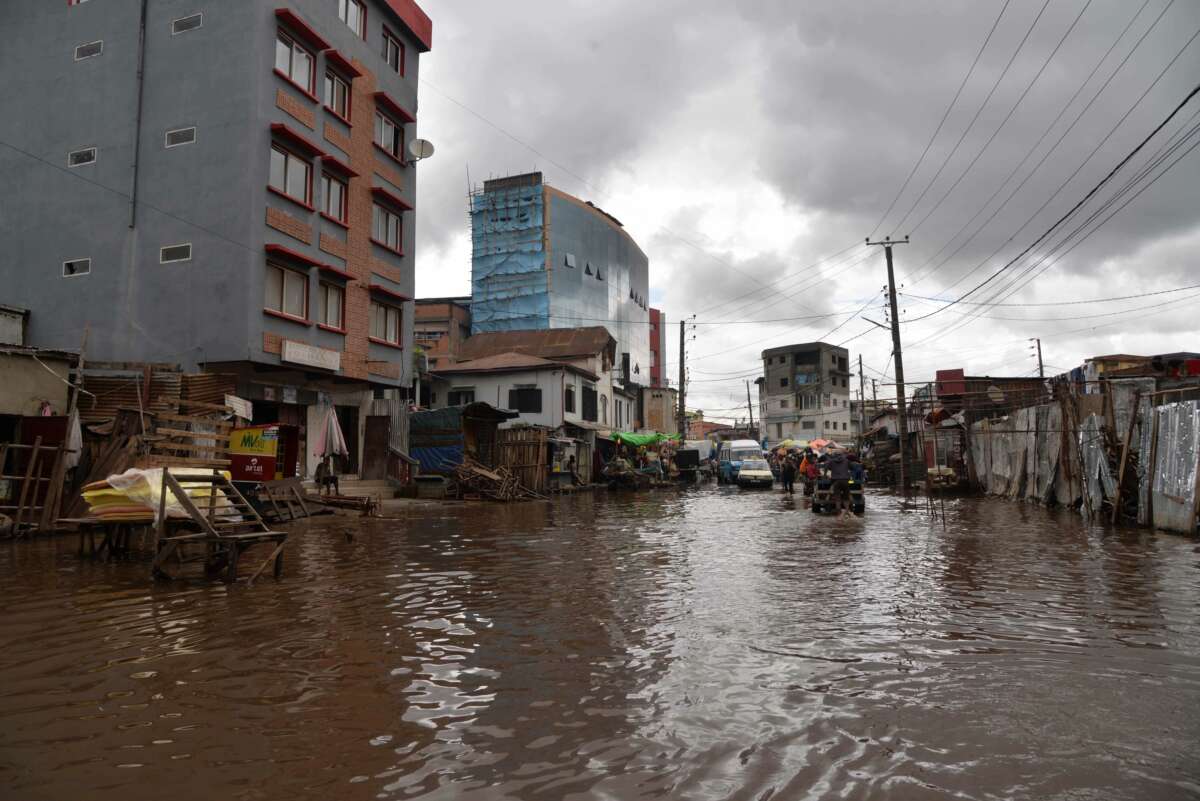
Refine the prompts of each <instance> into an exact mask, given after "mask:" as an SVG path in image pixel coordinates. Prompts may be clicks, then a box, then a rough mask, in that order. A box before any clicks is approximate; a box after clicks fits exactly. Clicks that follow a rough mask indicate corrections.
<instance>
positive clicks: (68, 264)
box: [63, 259, 92, 278]
mask: <svg viewBox="0 0 1200 801" xmlns="http://www.w3.org/2000/svg"><path fill="white" fill-rule="evenodd" d="M91 271H92V260H91V259H71V260H70V261H64V262H63V278H74V277H75V276H77V275H87V274H88V273H90V272H91Z"/></svg>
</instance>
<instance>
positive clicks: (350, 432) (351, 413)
mask: <svg viewBox="0 0 1200 801" xmlns="http://www.w3.org/2000/svg"><path fill="white" fill-rule="evenodd" d="M333 408H334V410H335V411H336V412H337V419H338V425H340V426H341V427H342V436H343V437H345V438H346V450H347V451H349V452H350V455H349V456H347V457H346V462H345V468H344V470H343V472H345V473H358V407H357V406H334V407H333Z"/></svg>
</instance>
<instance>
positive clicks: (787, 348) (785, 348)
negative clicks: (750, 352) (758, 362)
mask: <svg viewBox="0 0 1200 801" xmlns="http://www.w3.org/2000/svg"><path fill="white" fill-rule="evenodd" d="M813 350H832V351H838V352H841V353H846V354H849V353H850V351H848V350H846V349H845V348H842V347H839V346H837V345H830V344H829V343H828V342H803V343H801V344H799V345H781V346H779V347H778V348H768V349H767V350H764V351H763V352H762V358H764V359H765V358H767V357H768V356H779V355H780V354H785V353H803V352H806V351H813Z"/></svg>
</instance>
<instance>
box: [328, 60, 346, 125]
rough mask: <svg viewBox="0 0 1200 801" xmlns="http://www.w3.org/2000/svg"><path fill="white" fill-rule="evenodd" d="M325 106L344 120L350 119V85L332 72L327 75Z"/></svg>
mask: <svg viewBox="0 0 1200 801" xmlns="http://www.w3.org/2000/svg"><path fill="white" fill-rule="evenodd" d="M325 106H326V108H328V109H329V110H330V111H332V112H333V113H334V114H336V115H338V116H339V117H341V118H342V119H344V120H348V119H350V84H348V83H346V82H345V81H344V80H342V79H341V78H340V77H338V76H337V75H334V74H333V73H332V72H327V73H325Z"/></svg>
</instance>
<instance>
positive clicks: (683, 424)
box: [679, 320, 690, 439]
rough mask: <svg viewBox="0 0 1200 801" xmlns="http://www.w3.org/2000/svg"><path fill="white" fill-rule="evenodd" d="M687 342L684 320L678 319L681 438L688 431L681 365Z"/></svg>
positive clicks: (683, 375) (682, 368) (685, 396)
mask: <svg viewBox="0 0 1200 801" xmlns="http://www.w3.org/2000/svg"><path fill="white" fill-rule="evenodd" d="M686 342H687V332H686V331H685V330H684V321H683V320H680V321H679V436H680V437H682V438H683V439H687V438H688V434H689V433H690V432H689V431H688V428H687V403H686V398H687V381H686V378H685V372H684V367H683V364H684V362H683V348H684V344H685V343H686Z"/></svg>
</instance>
